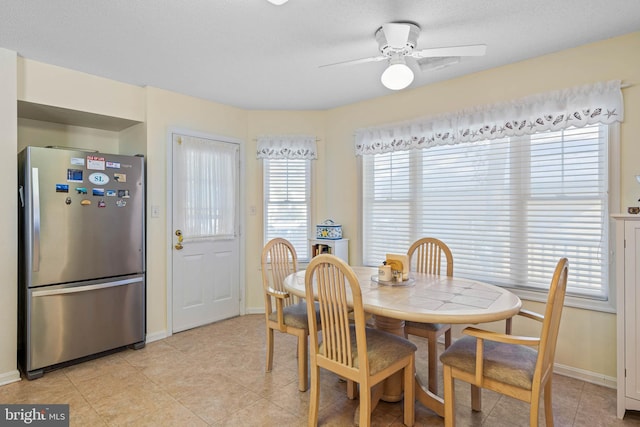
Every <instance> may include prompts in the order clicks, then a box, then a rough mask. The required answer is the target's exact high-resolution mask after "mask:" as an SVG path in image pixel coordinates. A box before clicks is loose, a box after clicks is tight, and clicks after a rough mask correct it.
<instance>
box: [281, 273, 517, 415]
mask: <svg viewBox="0 0 640 427" xmlns="http://www.w3.org/2000/svg"><path fill="white" fill-rule="evenodd" d="M351 268H352V269H353V271H354V273H355V274H356V276H357V278H358V282H359V285H360V289H361V290H362V302H363V305H364V310H365V311H366V312H367V313H369V314H371V315H372V318H373V322H374V326H375V327H376V328H378V329H381V330H385V331H387V332H390V333H393V334H396V335H400V336H404V322H405V321H406V320H409V321H414V322H423V323H453V324H477V323H485V322H493V321H498V320H504V319H508V318H511V317H513V316H514V315H515V314H517V313H518V311H519V310H520V308H521V306H522V302H521V301H520V298H518V297H517V296H516V295H515V294H513V293H511V292H509V291H508V290H506V289H504V288H501V287H498V286H494V285H490V284H488V283H483V282H479V281H476V280H470V279H463V278H459V277H455V276H453V277H450V276H438V275H433V274H426V273H417V272H410V273H409V278H408V280H406V281H400V282H395V281H392V282H384V281H381V280H378V277H377V273H378V269H377V268H375V267H351ZM304 282H305V271H299V272H297V273H293V274H291V275H289V276H287V277H286V278H285V283H284V286H285V289H286V290H287V291H288V292H290V293H291V294H293V295H296V296H298V297H302V298H304V297H305V294H306V292H305V283H304ZM380 397H381V398H382V399H383V400H385V401H391V402H394V401H399V400H400V399H402V381H401V376H397V378H395V379H392V380H391V381H389V380H388V381H386V382H385V385H384V389H383V391H382V395H381V396H380ZM416 399H417V400H418V401H420V402H421V403H422V404H423V405H425V406H426V407H428V408H429V409H431V410H432V411H434V412H435V413H437V414H438V415H440V416H444V402H443V400H442V398H440V397H439V396H437V395H435V394H433V393H431V392H430V391H429V390H428V388H427V387H425V386H424V385H423V384H422V383H421V382H420V379H419V378H418V376H417V375H416Z"/></svg>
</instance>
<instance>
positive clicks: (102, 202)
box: [98, 200, 107, 208]
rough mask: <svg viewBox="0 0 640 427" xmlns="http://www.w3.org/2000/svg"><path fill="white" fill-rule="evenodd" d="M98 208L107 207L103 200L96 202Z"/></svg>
mask: <svg viewBox="0 0 640 427" xmlns="http://www.w3.org/2000/svg"><path fill="white" fill-rule="evenodd" d="M98 207H99V208H105V207H107V204H106V203H105V202H104V200H100V201H99V202H98Z"/></svg>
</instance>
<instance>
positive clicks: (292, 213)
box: [264, 159, 311, 261]
mask: <svg viewBox="0 0 640 427" xmlns="http://www.w3.org/2000/svg"><path fill="white" fill-rule="evenodd" d="M310 177H311V160H302V159H265V160H264V196H265V200H264V230H265V231H264V241H265V243H266V242H268V241H269V240H271V239H273V238H274V237H283V238H285V239H287V240H289V241H290V242H291V243H292V244H293V246H294V247H295V249H296V253H297V255H298V260H300V261H306V260H308V259H309V248H308V246H309V245H308V240H307V238H308V234H309V223H310V222H311V219H310V212H311V209H310V200H311V197H310V188H311V183H310V181H311V178H310Z"/></svg>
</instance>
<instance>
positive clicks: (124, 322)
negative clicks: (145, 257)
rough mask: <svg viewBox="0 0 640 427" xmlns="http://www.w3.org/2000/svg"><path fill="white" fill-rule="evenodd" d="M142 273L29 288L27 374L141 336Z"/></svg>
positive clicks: (142, 318)
mask: <svg viewBox="0 0 640 427" xmlns="http://www.w3.org/2000/svg"><path fill="white" fill-rule="evenodd" d="M144 289H145V282H144V276H133V277H131V276H129V277H126V278H121V279H119V280H115V281H111V282H109V281H107V282H100V281H91V282H87V283H82V284H74V285H57V286H45V287H42V288H37V289H30V290H29V291H28V309H27V311H28V313H27V317H28V328H27V343H28V344H27V352H26V353H27V361H26V363H25V365H26V366H25V370H26V371H27V372H31V371H34V370H38V369H41V368H45V367H48V366H51V365H56V364H58V363H62V362H67V361H70V360H74V359H78V358H81V357H85V356H90V355H93V354H96V353H100V352H103V351H107V350H112V349H116V348H119V347H123V346H127V345H130V344H136V343H139V342H144V340H145V326H144V325H145V304H144V294H145V290H144Z"/></svg>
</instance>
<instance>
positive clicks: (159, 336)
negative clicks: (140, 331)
mask: <svg viewBox="0 0 640 427" xmlns="http://www.w3.org/2000/svg"><path fill="white" fill-rule="evenodd" d="M168 336H169V335H167V331H160V332H154V333H152V334H147V338H146V339H145V343H147V344H148V343H150V342H154V341H160V340H163V339H165V338H167V337H168Z"/></svg>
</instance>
